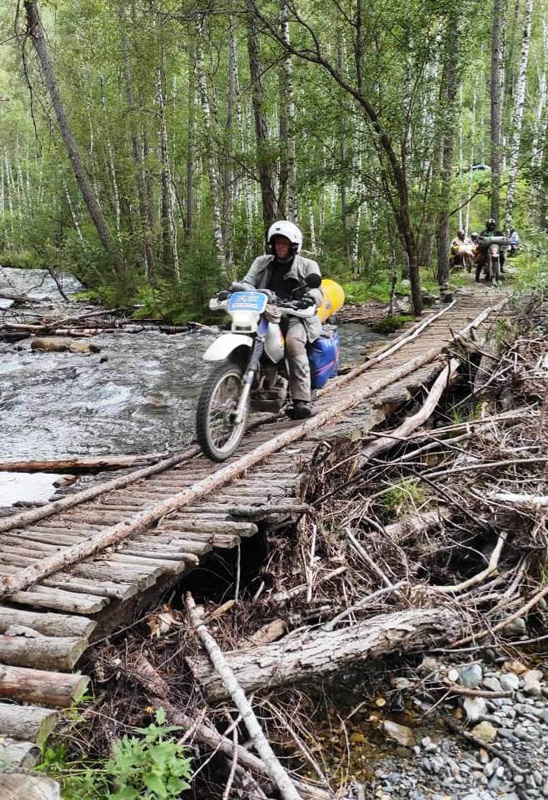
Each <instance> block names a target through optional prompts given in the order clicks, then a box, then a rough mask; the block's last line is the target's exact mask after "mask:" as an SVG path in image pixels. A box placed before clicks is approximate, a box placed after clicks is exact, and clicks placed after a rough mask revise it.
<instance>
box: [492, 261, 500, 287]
mask: <svg viewBox="0 0 548 800" xmlns="http://www.w3.org/2000/svg"><path fill="white" fill-rule="evenodd" d="M491 278H492V281H493V286H497V285H498V284H499V283H500V258H498V256H497V257H494V258H492V259H491Z"/></svg>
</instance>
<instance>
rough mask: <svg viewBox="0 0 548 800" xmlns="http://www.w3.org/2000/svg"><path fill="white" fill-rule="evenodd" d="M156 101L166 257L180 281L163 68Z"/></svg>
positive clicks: (158, 74) (158, 78)
mask: <svg viewBox="0 0 548 800" xmlns="http://www.w3.org/2000/svg"><path fill="white" fill-rule="evenodd" d="M156 102H157V104H158V108H159V111H160V161H161V172H162V174H161V180H162V202H161V220H162V234H163V239H164V259H167V260H169V261H171V264H172V266H173V274H174V275H175V277H176V279H177V280H178V281H180V279H181V273H180V269H179V253H178V249H177V225H176V222H175V210H174V197H173V179H172V175H171V166H170V163H169V144H168V137H167V122H166V102H165V96H164V86H163V75H162V68H161V67H159V68H158V71H157V73H156Z"/></svg>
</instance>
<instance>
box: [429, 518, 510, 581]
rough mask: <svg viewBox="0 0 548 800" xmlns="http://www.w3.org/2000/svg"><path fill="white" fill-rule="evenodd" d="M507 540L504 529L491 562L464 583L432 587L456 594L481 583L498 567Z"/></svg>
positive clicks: (492, 554)
mask: <svg viewBox="0 0 548 800" xmlns="http://www.w3.org/2000/svg"><path fill="white" fill-rule="evenodd" d="M505 541H506V531H503V532H502V533H501V534H500V536H499V537H498V539H497V543H496V545H495V547H494V548H493V552H492V553H491V557H490V559H489V564H488V565H487V566H486V568H485V569H484V570H482V571H481V572H478V573H477V574H476V575H472V577H471V578H468V579H467V580H465V581H462V583H457V584H456V585H455V586H431V587H430V588H431V589H433V590H435V591H436V592H441V593H442V594H456V593H457V592H463V591H464V590H465V589H469V588H470V586H475V585H476V584H477V583H481V582H482V581H484V580H485V578H487V577H488V576H489V575H491V574H492V573H493V572H495V570H496V569H497V567H498V563H499V560H500V554H501V552H502V548H503V546H504V543H505Z"/></svg>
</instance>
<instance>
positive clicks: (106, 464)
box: [0, 453, 166, 473]
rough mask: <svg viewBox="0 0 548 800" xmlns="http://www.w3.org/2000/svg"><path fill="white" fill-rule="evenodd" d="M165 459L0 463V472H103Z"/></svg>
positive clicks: (162, 455) (155, 455) (159, 456)
mask: <svg viewBox="0 0 548 800" xmlns="http://www.w3.org/2000/svg"><path fill="white" fill-rule="evenodd" d="M165 458H166V454H165V453H149V454H146V455H135V456H124V455H121V456H96V457H94V458H92V457H88V458H69V459H64V460H59V461H0V472H71V473H72V472H76V473H79V472H103V471H104V470H111V469H129V468H130V467H142V466H144V465H146V464H156V463H157V462H158V461H160V460H161V459H165Z"/></svg>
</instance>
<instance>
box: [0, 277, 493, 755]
mask: <svg viewBox="0 0 548 800" xmlns="http://www.w3.org/2000/svg"><path fill="white" fill-rule="evenodd" d="M505 300H506V298H504V297H502V298H501V295H500V294H493V293H488V292H487V293H485V292H484V293H481V292H472V291H468V292H462V293H460V294H459V295H457V298H456V300H454V301H453V302H452V303H451V304H450V305H447V306H445V307H443V308H442V309H441V310H439V311H436V312H434V313H429V314H427V315H423V317H422V318H421V319H420V320H419V321H417V322H415V323H414V324H413V326H412V327H411V328H410V329H408V330H406V331H405V332H404V333H402V334H401V335H400V336H399V337H398V339H396V340H395V341H392V342H390V343H388V344H385V345H384V346H383V348H382V349H381V350H377V351H376V353H375V355H374V356H373V357H370V358H369V359H367V360H366V361H365V362H364V364H362V365H360V366H359V367H357V368H356V369H354V370H352V371H351V372H350V373H349V374H347V375H344V376H342V377H339V378H338V379H336V380H335V381H331V382H330V384H329V385H328V387H326V390H324V391H323V392H322V393H321V396H320V397H319V399H318V400H317V402H316V405H315V411H316V415H315V416H314V417H313V418H311V419H308V420H306V421H304V422H293V421H290V420H283V421H280V419H277V420H275V421H274V420H273V419H272V418H270V419H267V420H266V421H265V420H264V419H263V420H262V424H259V425H257V426H256V427H254V428H253V430H251V431H250V432H249V433H248V434H247V436H246V438H245V439H244V443H243V446H242V447H241V448H240V450H239V451H238V452H237V453H236V454H235V455H234V456H233V457H232V458H231V459H230V460H229V461H228V462H226V463H225V464H222V465H219V464H214V463H212V462H211V461H208V460H207V459H205V458H204V457H203V456H201V455H200V454H199V453H198V452H197V448H196V447H194V448H190V449H189V450H188V451H186V452H184V453H181V454H180V455H177V456H172V457H170V458H166V459H163V460H162V461H160V462H159V463H157V464H154V465H152V466H147V467H145V468H144V469H139V470H137V471H134V472H132V473H129V474H126V475H124V476H122V477H118V478H115V479H113V480H109V481H107V482H102V483H100V484H99V485H95V486H91V487H90V488H87V489H85V490H84V491H79V492H75V493H72V494H68V495H66V496H65V497H63V498H62V499H61V500H56V501H54V502H51V503H48V504H46V505H44V506H40V507H38V508H34V509H31V510H27V511H23V512H18V513H15V514H13V515H11V516H9V517H6V518H3V519H0V695H1V697H0V701H1V702H0V769H2V768H6V767H11V768H18V767H19V768H21V767H22V768H28V767H29V766H32V765H33V764H34V763H35V762H36V759H37V756H38V747H39V745H40V744H41V743H43V742H44V740H45V739H46V737H47V736H48V734H49V733H50V731H51V730H52V728H53V726H54V724H55V721H56V717H57V714H58V710H59V709H61V708H66V707H68V706H70V705H71V704H72V703H73V702H75V701H77V700H78V698H79V697H80V696H81V695H82V693H83V692H84V690H85V688H86V686H87V683H88V678H87V677H86V676H84V675H80V674H75V673H74V672H73V671H72V670H73V669H74V667H75V666H76V665H77V662H78V660H79V658H80V656H81V655H82V653H83V652H84V651H85V650H86V649H87V648H88V647H90V646H91V645H92V644H93V642H94V641H96V640H97V639H98V638H100V637H103V636H105V635H106V634H108V633H109V632H110V631H112V630H114V629H115V627H116V625H119V624H120V621H121V620H122V619H123V618H124V616H125V617H126V618H127V615H128V613H129V612H131V613H133V612H135V610H136V608H137V609H138V610H140V611H142V610H145V609H146V608H150V606H151V604H152V603H154V602H156V601H157V600H158V598H159V597H160V596H161V593H162V592H164V591H165V590H166V589H167V588H169V587H170V586H172V585H175V584H176V583H177V582H179V581H180V580H181V578H182V577H183V576H185V575H187V574H188V573H189V572H190V571H192V570H194V569H195V568H196V567H197V565H199V564H200V563H202V562H203V561H204V560H205V559H207V557H208V554H210V553H211V552H212V550H214V549H219V548H221V549H230V548H234V547H237V546H238V545H239V543H240V542H241V540H242V538H244V537H251V536H253V535H254V534H256V533H257V532H258V529H259V528H258V526H259V525H260V524H262V525H263V527H264V526H265V525H266V527H267V529H268V521H269V520H276V521H279V520H280V519H283V518H284V517H285V518H288V517H290V516H291V514H292V513H294V512H295V511H298V510H299V506H300V505H301V504H302V498H303V496H304V492H305V489H306V482H307V477H308V476H309V475H310V470H311V469H313V467H311V463H312V461H313V454H314V452H315V451H316V449H317V447H318V444H319V443H320V442H328V443H329V442H331V443H334V442H336V440H337V439H338V438H339V439H340V437H341V436H342V437H343V438H344V437H345V436H346V437H351V438H353V439H356V438H358V439H359V438H361V437H363V436H365V435H366V434H367V433H368V431H371V430H372V429H373V428H374V427H375V426H376V425H378V424H379V423H381V422H382V421H383V420H384V419H385V418H386V416H387V415H388V414H389V413H391V412H393V411H394V410H395V409H397V408H398V407H399V406H401V405H402V403H404V402H406V401H408V400H409V399H410V398H411V397H412V395H413V392H415V391H416V390H417V389H418V388H420V387H421V386H423V385H425V384H428V383H430V382H432V380H433V379H434V378H435V377H436V376H437V375H438V374H439V373H440V372H441V370H442V369H443V367H444V366H445V364H446V362H447V355H446V351H447V349H448V347H449V346H450V345H451V344H452V343H454V342H455V339H459V338H461V339H462V338H463V337H466V338H470V337H471V338H475V339H476V340H477V341H482V339H485V337H486V336H487V335H488V331H489V329H490V326H491V325H492V322H493V321H494V319H495V318H496V317H497V315H499V314H500V310H501V308H502V306H503V305H504V303H505Z"/></svg>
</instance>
